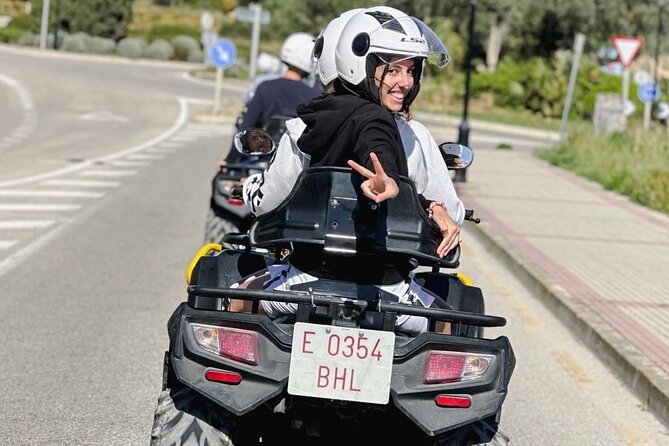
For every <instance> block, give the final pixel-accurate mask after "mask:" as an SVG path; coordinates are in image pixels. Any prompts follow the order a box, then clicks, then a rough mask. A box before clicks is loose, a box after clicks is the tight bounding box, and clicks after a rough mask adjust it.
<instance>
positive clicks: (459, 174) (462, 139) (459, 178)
mask: <svg viewBox="0 0 669 446" xmlns="http://www.w3.org/2000/svg"><path fill="white" fill-rule="evenodd" d="M458 144H462V145H463V146H467V147H469V124H468V123H467V120H463V121H462V122H461V123H460V127H459V128H458ZM466 181H467V168H466V167H465V168H464V169H459V170H456V171H455V177H454V178H453V182H455V183H465V182H466Z"/></svg>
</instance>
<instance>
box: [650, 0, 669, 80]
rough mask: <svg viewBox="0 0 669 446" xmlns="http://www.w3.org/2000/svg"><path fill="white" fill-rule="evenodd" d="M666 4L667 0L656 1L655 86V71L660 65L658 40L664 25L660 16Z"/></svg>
mask: <svg viewBox="0 0 669 446" xmlns="http://www.w3.org/2000/svg"><path fill="white" fill-rule="evenodd" d="M666 3H667V0H658V2H657V5H658V7H659V12H658V16H657V36H656V39H657V41H656V43H655V72H654V73H653V83H654V84H655V85H657V82H658V76H657V70H658V67H659V65H660V60H659V59H660V39H661V37H662V33H663V32H664V23H663V21H662V16H663V15H664V6H665V4H666Z"/></svg>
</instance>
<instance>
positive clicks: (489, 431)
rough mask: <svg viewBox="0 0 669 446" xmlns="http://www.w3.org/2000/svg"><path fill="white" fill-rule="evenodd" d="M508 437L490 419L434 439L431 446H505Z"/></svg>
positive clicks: (507, 442) (508, 441) (507, 443)
mask: <svg viewBox="0 0 669 446" xmlns="http://www.w3.org/2000/svg"><path fill="white" fill-rule="evenodd" d="M509 444H510V439H509V436H508V435H507V434H506V433H505V432H504V431H502V429H500V428H499V426H498V424H497V423H496V422H495V421H494V420H491V419H487V420H480V421H477V422H475V423H472V424H469V425H467V426H463V427H461V428H459V429H456V430H455V431H454V432H452V433H448V434H445V435H444V436H442V437H439V438H435V441H434V442H433V443H432V446H507V445H509Z"/></svg>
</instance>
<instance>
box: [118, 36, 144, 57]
mask: <svg viewBox="0 0 669 446" xmlns="http://www.w3.org/2000/svg"><path fill="white" fill-rule="evenodd" d="M145 48H146V42H145V41H143V40H142V39H137V38H134V37H128V38H127V39H123V40H121V41H120V42H119V43H118V45H117V46H116V53H117V54H119V55H121V56H125V57H130V58H133V59H138V58H140V57H142V56H143V55H144V51H145Z"/></svg>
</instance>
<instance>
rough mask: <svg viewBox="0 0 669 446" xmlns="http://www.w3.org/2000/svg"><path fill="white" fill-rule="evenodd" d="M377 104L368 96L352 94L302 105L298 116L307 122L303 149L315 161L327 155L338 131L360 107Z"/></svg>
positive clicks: (301, 146)
mask: <svg viewBox="0 0 669 446" xmlns="http://www.w3.org/2000/svg"><path fill="white" fill-rule="evenodd" d="M369 106H373V104H372V103H371V102H370V101H368V100H367V99H363V98H360V97H358V96H355V95H352V94H345V95H339V94H330V95H327V96H321V97H319V98H316V99H314V100H312V101H309V102H306V103H304V104H301V105H300V106H299V107H298V108H297V115H298V116H299V117H300V119H301V120H302V122H304V124H305V129H304V131H303V132H302V136H301V138H300V143H299V147H300V150H301V151H302V152H304V153H306V154H309V155H311V157H312V159H313V160H317V159H321V158H323V156H324V154H325V152H327V151H328V150H329V149H330V145H331V143H332V140H333V135H335V134H337V133H338V132H339V131H340V130H341V129H342V128H343V127H344V125H345V124H346V123H347V122H348V121H349V120H350V119H351V116H352V115H354V114H355V113H356V112H357V111H358V110H359V109H361V108H363V107H369Z"/></svg>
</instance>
